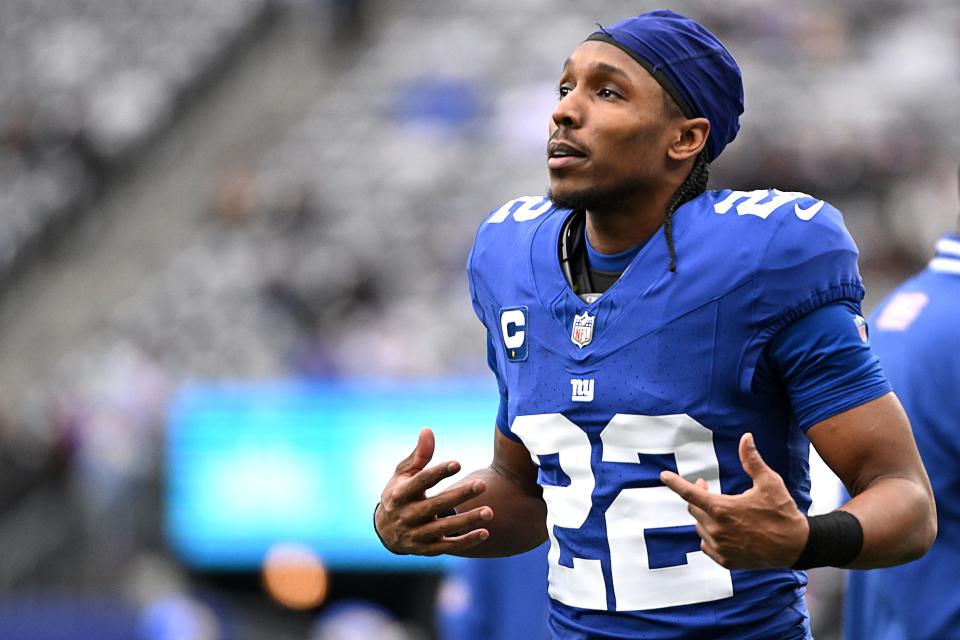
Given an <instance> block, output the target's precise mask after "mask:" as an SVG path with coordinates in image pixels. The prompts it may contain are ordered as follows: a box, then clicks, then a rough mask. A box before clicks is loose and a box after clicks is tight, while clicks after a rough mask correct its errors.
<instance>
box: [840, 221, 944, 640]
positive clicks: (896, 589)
mask: <svg viewBox="0 0 960 640" xmlns="http://www.w3.org/2000/svg"><path fill="white" fill-rule="evenodd" d="M958 231H960V227H958ZM935 249H936V253H935V255H934V258H933V259H932V260H931V261H930V264H929V265H927V268H926V269H925V270H924V271H922V272H921V273H919V274H917V275H915V276H914V277H912V278H910V279H909V280H907V281H906V282H904V283H903V284H902V285H900V286H899V287H897V288H896V290H894V292H893V293H891V294H890V296H889V297H888V298H887V299H886V300H884V301H883V302H882V303H881V304H880V305H879V306H878V307H877V310H876V311H875V312H874V313H873V316H872V318H871V327H872V332H871V336H870V338H871V341H872V343H873V348H874V350H876V352H877V354H878V355H879V356H880V360H881V362H882V364H883V370H884V371H885V372H886V374H887V377H888V379H889V380H890V384H891V385H893V388H894V389H895V390H896V392H897V395H898V396H899V397H900V400H901V401H902V402H903V407H904V409H906V411H907V415H909V416H910V422H911V424H912V425H913V433H914V437H915V438H916V440H917V446H918V447H919V449H920V455H921V457H922V458H923V462H924V465H926V467H927V471H928V473H929V474H930V482H931V483H932V485H933V492H934V496H935V498H936V501H937V519H938V522H939V526H938V534H937V540H936V542H935V543H934V545H933V547H932V548H931V549H930V551H929V552H928V553H927V555H926V556H925V557H923V558H921V559H920V560H918V561H917V562H913V563H910V564H908V565H904V566H902V567H893V568H890V569H883V570H879V571H864V572H860V571H853V572H851V573H850V580H849V583H848V587H847V603H846V616H845V622H844V625H845V627H846V637H847V638H848V639H849V640H908V639H909V640H939V639H941V638H951V637H955V636H956V635H957V630H958V629H960V591H958V589H957V578H958V576H960V501H958V496H960V465H958V464H957V461H958V460H960V233H956V232H955V233H950V234H947V235H945V236H943V237H942V238H941V239H940V240H939V241H938V242H937V244H936V248H935Z"/></svg>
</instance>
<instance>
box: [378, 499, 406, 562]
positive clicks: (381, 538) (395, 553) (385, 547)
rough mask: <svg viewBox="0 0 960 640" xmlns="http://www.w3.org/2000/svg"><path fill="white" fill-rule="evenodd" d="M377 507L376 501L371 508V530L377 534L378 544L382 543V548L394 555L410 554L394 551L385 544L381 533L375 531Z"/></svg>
mask: <svg viewBox="0 0 960 640" xmlns="http://www.w3.org/2000/svg"><path fill="white" fill-rule="evenodd" d="M379 508H380V503H379V502H378V503H377V506H375V507H374V508H373V532H374V533H375V534H377V540H379V541H380V544H382V545H383V548H384V549H386V550H387V551H389V552H390V553H392V554H393V555H395V556H406V555H410V554H407V553H397V552H396V551H394V550H393V549H391V548H390V547H388V546H387V543H386V542H385V541H384V540H383V536H381V535H380V532H379V531H377V509H379Z"/></svg>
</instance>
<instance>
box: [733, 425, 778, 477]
mask: <svg viewBox="0 0 960 640" xmlns="http://www.w3.org/2000/svg"><path fill="white" fill-rule="evenodd" d="M739 451H740V464H741V465H743V470H744V471H746V472H747V475H748V476H750V477H751V478H752V479H753V480H754V481H756V480H757V479H758V478H760V477H761V476H763V475H764V474H766V473H767V472H768V471H770V467H768V466H767V463H766V462H764V461H763V458H762V457H760V452H759V451H757V444H756V442H754V441H753V434H752V433H745V434H743V436H742V437H741V438H740V449H739Z"/></svg>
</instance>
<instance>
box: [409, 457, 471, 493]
mask: <svg viewBox="0 0 960 640" xmlns="http://www.w3.org/2000/svg"><path fill="white" fill-rule="evenodd" d="M459 472H460V463H459V462H456V461H452V462H445V463H443V464H438V465H434V466H432V467H429V468H427V469H423V470H422V471H419V472H418V473H417V474H416V475H415V476H413V477H412V478H410V479H409V480H408V481H406V482H404V483H403V484H401V485H400V486H398V488H397V493H398V494H399V496H398V497H402V498H412V497H415V496H420V495H422V494H423V492H424V491H426V490H427V489H429V488H430V487H432V486H434V485H436V484H437V483H438V482H440V481H441V480H443V479H444V478H449V477H450V476H453V475H456V474H457V473H459Z"/></svg>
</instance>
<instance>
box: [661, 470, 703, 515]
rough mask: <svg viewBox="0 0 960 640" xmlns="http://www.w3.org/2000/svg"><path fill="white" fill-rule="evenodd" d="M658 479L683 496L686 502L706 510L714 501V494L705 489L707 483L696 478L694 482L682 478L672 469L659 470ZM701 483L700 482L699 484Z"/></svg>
mask: <svg viewBox="0 0 960 640" xmlns="http://www.w3.org/2000/svg"><path fill="white" fill-rule="evenodd" d="M660 481H661V482H662V483H663V484H665V485H667V487H668V488H669V489H670V490H671V491H673V492H674V493H676V494H677V495H678V496H680V497H681V498H683V499H684V500H685V501H686V502H687V503H689V504H692V505H695V506H697V507H700V508H701V509H704V510H708V511H709V509H710V506H711V505H712V503H713V501H714V496H713V494H711V493H710V492H709V491H707V486H706V485H707V483H706V482H703V480H702V479H701V480H698V481H697V484H694V483H692V482H690V481H688V480H685V479H684V478H681V477H680V476H678V475H677V474H676V473H674V472H673V471H662V472H660ZM701 483H702V484H701Z"/></svg>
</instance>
